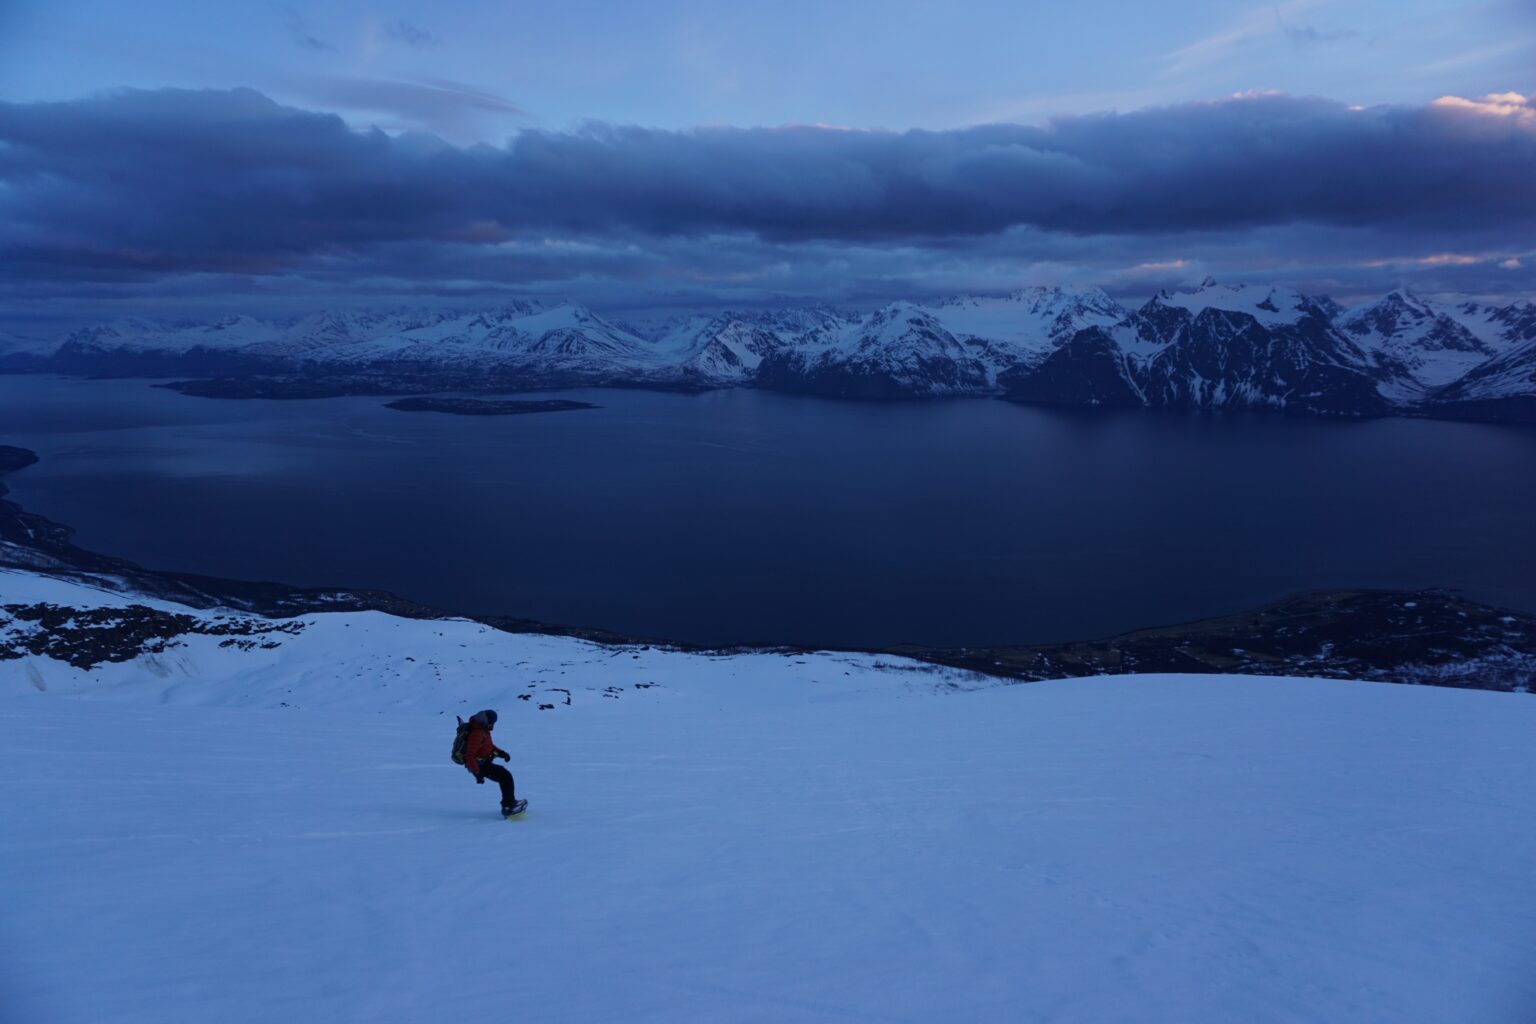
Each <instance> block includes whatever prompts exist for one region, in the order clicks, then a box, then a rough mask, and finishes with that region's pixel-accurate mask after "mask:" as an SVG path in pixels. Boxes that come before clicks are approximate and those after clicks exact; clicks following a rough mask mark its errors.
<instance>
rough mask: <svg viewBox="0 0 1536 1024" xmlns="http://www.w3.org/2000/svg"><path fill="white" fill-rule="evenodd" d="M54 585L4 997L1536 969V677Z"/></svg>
mask: <svg viewBox="0 0 1536 1024" xmlns="http://www.w3.org/2000/svg"><path fill="white" fill-rule="evenodd" d="M39 602H52V603H53V604H55V605H58V606H60V608H61V609H62V608H63V607H65V606H68V607H70V608H73V609H76V610H74V611H67V612H66V611H62V610H61V611H59V612H58V613H57V614H55V615H54V616H53V618H52V619H51V620H50V622H49V623H40V622H36V621H34V622H31V623H30V624H22V625H19V626H17V625H13V627H12V633H13V636H12V639H13V640H14V639H15V636H16V635H18V631H22V632H25V631H28V630H30V631H32V632H31V635H32V637H33V639H34V640H35V641H37V643H36V644H35V645H34V646H35V647H36V648H37V650H36V653H32V654H29V655H28V656H27V657H25V658H22V659H13V660H9V661H0V787H3V792H4V793H5V794H6V801H7V803H6V822H7V827H6V828H5V829H4V830H3V831H0V879H3V880H4V881H3V883H0V884H3V886H4V897H5V908H6V912H5V914H4V915H3V916H0V952H3V955H0V991H3V993H4V998H5V1007H6V1012H5V1015H6V1018H7V1019H13V1020H17V1021H27V1022H32V1024H68V1022H92V1024H94V1022H97V1021H103V1020H111V1021H113V1022H121V1024H132V1022H151V1021H152V1022H169V1021H184V1020H189V1019H198V1020H202V1019H208V1020H220V1021H225V1022H230V1024H234V1022H246V1021H251V1022H255V1021H270V1020H274V1019H281V1020H286V1021H291V1022H294V1024H301V1022H308V1021H317V1022H318V1021H326V1022H343V1021H377V1020H401V1021H416V1020H421V1021H438V1020H447V1019H458V1018H463V1017H469V1016H492V1017H497V1016H505V1017H507V1018H509V1019H513V1018H515V1019H524V1020H537V1021H548V1022H556V1021H573V1022H575V1021H582V1022H585V1021H593V1020H624V1021H668V1022H673V1021H721V1020H731V1021H775V1022H780V1021H832V1020H838V1021H842V1020H880V1021H937V1020H965V1021H1006V1022H1010V1024H1012V1022H1026V1021H1055V1022H1078V1021H1081V1022H1103V1021H1138V1022H1140V1021H1158V1022H1161V1021H1168V1022H1173V1021H1178V1022H1192V1021H1212V1022H1215V1021H1223V1022H1225V1021H1245V1022H1256V1024H1263V1022H1282V1021H1284V1022H1291V1021H1350V1022H1352V1024H1354V1022H1360V1024H1368V1022H1374V1021H1380V1022H1393V1024H1410V1022H1425V1024H1428V1022H1435V1024H1439V1022H1443V1021H1450V1020H1457V1021H1461V1020H1467V1021H1472V1020H1476V1021H1486V1022H1494V1024H1516V1022H1520V1021H1525V1020H1528V1019H1530V1018H1529V1011H1530V1010H1531V1009H1532V1007H1536V981H1533V980H1532V977H1533V976H1532V974H1531V972H1530V971H1529V964H1530V962H1531V958H1532V956H1533V955H1536V932H1533V931H1532V929H1531V928H1530V924H1529V908H1530V906H1532V905H1533V902H1536V877H1533V875H1532V873H1531V872H1530V870H1529V864H1530V863H1531V859H1532V855H1533V854H1536V825H1533V824H1532V821H1531V816H1530V814H1529V808H1530V806H1531V805H1532V803H1533V801H1536V777H1533V776H1532V774H1531V772H1530V771H1529V770H1528V762H1529V757H1528V751H1529V746H1530V742H1529V741H1530V736H1531V735H1532V730H1533V728H1536V701H1532V700H1531V699H1530V698H1529V697H1527V696H1523V695H1512V694H1494V693H1487V692H1475V691H1463V690H1445V689H1432V688H1420V687H1403V686H1387V685H1379V684H1366V683H1347V682H1336V681H1330V682H1324V681H1317V680H1300V679H1256V678H1233V677H1220V676H1208V677H1199V678H1192V677H1178V676H1146V677H1135V678H1132V677H1122V678H1101V679H1094V680H1065V681H1059V682H1052V683H1036V684H1030V685H1026V686H997V685H990V684H988V683H987V682H986V681H985V680H983V679H981V678H980V677H975V676H969V675H964V674H959V673H950V672H946V671H945V670H938V669H934V668H932V667H931V666H922V665H918V664H917V663H913V662H905V661H900V660H895V659H883V658H876V657H874V656H863V655H831V654H826V655H799V654H795V655H780V654H766V653H756V654H750V655H738V656H731V657H724V656H721V657H709V656H702V655H687V654H681V653H678V652H674V651H665V650H661V649H655V648H651V649H645V648H611V647H600V646H596V645H592V644H587V643H584V642H582V641H577V640H569V639H559V638H550V637H537V636H512V635H508V634H503V633H497V632H494V631H491V630H487V629H485V628H484V627H482V626H480V625H478V624H475V623H471V622H464V621H444V620H405V619H396V618H391V617H388V616H385V615H381V614H378V613H350V614H331V615H311V616H305V617H302V618H301V619H299V620H295V621H294V622H292V623H287V624H285V623H283V622H280V621H274V620H260V619H251V618H249V617H243V616H235V615H219V614H217V613H205V612H197V613H194V612H189V611H188V610H187V609H185V608H179V607H177V606H166V605H153V602H149V603H147V604H148V605H151V606H153V607H151V608H150V609H149V610H150V611H153V612H157V613H160V614H183V615H187V616H189V617H190V618H191V619H193V620H195V623H194V628H193V630H192V632H191V633H190V634H188V635H186V636H183V637H181V638H179V639H180V642H182V643H183V644H184V645H182V646H168V647H166V648H165V649H164V650H161V651H159V652H158V653H150V654H142V655H139V656H137V657H136V658H134V659H133V660H130V661H126V662H120V663H115V664H103V665H101V666H99V667H97V668H95V669H94V670H91V671H85V670H83V669H80V668H74V667H70V666H69V665H67V664H65V663H64V662H62V661H60V660H59V659H57V658H54V657H51V656H49V655H48V654H47V653H46V651H45V650H44V647H46V640H47V637H48V636H61V637H70V638H71V639H70V642H69V643H68V644H66V645H65V646H63V647H59V648H55V649H54V651H55V653H58V654H60V655H66V656H67V655H68V653H69V652H70V651H73V652H74V654H75V656H77V659H78V660H90V657H96V656H99V655H101V654H102V653H103V648H101V647H100V646H97V647H95V648H92V647H91V646H90V644H89V643H85V644H83V645H82V636H85V637H86V639H87V640H89V636H88V634H89V633H90V631H91V629H92V623H93V621H94V619H93V615H94V614H95V613H93V612H92V609H98V610H99V611H100V613H101V614H122V612H123V609H124V608H125V607H126V606H127V605H129V604H131V603H133V602H132V601H131V599H129V598H125V597H122V596H120V595H113V594H107V593H103V592H99V591H95V590H91V589H89V588H85V587H82V586H81V585H79V584H74V583H63V582H58V581H53V580H48V579H45V578H42V577H37V576H32V575H27V574H20V573H4V574H0V604H7V605H21V604H26V605H28V606H33V607H35V606H36V605H37V604H38V603H39ZM146 614H147V612H146ZM198 630H209V631H214V632H203V633H199V632H198ZM100 639H101V640H102V641H103V643H107V644H108V646H110V638H105V637H103V638H100ZM92 650H94V654H90V652H91V651H92ZM525 696H526V697H527V699H526V700H524V699H520V698H522V697H525ZM546 705H547V706H546ZM484 706H494V707H496V708H497V709H498V710H499V711H500V712H501V715H502V721H501V724H500V725H499V726H498V729H497V732H496V736H497V741H498V742H499V743H500V744H501V745H502V746H504V747H506V748H508V749H509V750H510V751H511V752H512V754H513V758H512V762H511V767H512V769H513V771H514V773H515V775H516V777H517V782H518V786H519V791H520V794H521V795H523V796H525V797H527V798H528V799H529V801H530V803H531V808H530V810H529V813H528V814H527V815H526V817H525V818H522V819H514V820H512V821H510V822H504V821H502V820H501V819H500V818H499V817H498V816H497V815H496V813H495V803H496V800H495V794H494V792H492V791H491V790H490V789H489V787H487V788H480V787H476V786H475V785H474V784H473V782H472V781H471V780H470V778H469V776H468V774H467V773H465V772H464V770H463V769H462V768H459V767H457V766H455V765H453V764H451V763H450V762H449V760H448V756H447V755H448V746H449V741H450V739H451V737H452V724H453V716H454V714H455V713H463V712H466V711H473V710H477V709H479V708H481V707H484Z"/></svg>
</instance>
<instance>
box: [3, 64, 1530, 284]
mask: <svg viewBox="0 0 1536 1024" xmlns="http://www.w3.org/2000/svg"><path fill="white" fill-rule="evenodd" d="M1533 228H1536V103H1532V102H1530V101H1528V100H1526V99H1524V98H1522V97H1520V96H1517V95H1515V94H1508V95H1506V96H1503V97H1489V98H1486V99H1484V100H1478V101H1465V100H1444V101H1437V102H1436V103H1433V104H1429V105H1427V106H1423V107H1375V108H1369V109H1354V108H1350V107H1346V106H1344V105H1342V104H1339V103H1335V102H1331V101H1327V100H1321V99H1307V98H1295V97H1289V96H1283V95H1264V96H1248V97H1239V98H1234V99H1229V100H1224V101H1219V102H1212V103H1201V104H1192V105H1186V106H1178V107H1167V108H1158V109H1150V110H1144V111H1139V112H1134V113H1128V114H1105V115H1098V116H1089V117H1074V118H1067V119H1061V120H1057V121H1053V122H1051V123H1049V124H1047V125H1044V126H1035V127H1028V126H1018V125H993V126H986V127H977V128H970V129H961V130H953V131H910V132H899V133H898V132H879V131H847V130H840V129H836V128H823V127H784V128H758V129H734V128H711V129H700V130H695V131H687V132H675V131H659V130H650V129H644V128H626V127H613V126H607V125H592V126H589V127H587V128H585V129H583V130H580V131H576V132H569V133H559V132H548V131H525V132H522V133H520V134H518V135H517V136H516V137H515V138H513V139H512V140H511V141H510V142H509V143H508V144H507V145H505V146H501V147H492V146H472V147H459V146H452V145H448V144H446V143H444V142H442V141H441V140H438V139H436V138H434V137H431V136H425V135H411V134H404V135H393V136H392V135H389V134H386V133H384V132H381V131H376V130H355V129H353V128H351V127H349V126H348V125H347V124H346V123H344V122H343V121H342V120H341V119H340V118H338V117H336V116H333V115H329V114H324V113H316V112H311V111H306V110H299V109H294V108H291V107H285V106H281V105H279V104H277V103H275V102H273V101H272V100H270V99H268V98H267V97H265V96H263V95H261V94H259V93H256V92H253V91H250V90H233V91H177V90H163V91H124V92H119V93H115V94H111V95H108V96H104V97H98V98H93V99H87V100H80V101H74V102H66V103H34V104H0V282H3V285H4V287H6V288H7V289H8V290H10V291H11V292H12V294H13V295H20V296H27V295H31V296H38V295H43V294H47V295H50V296H57V295H62V294H66V293H67V292H68V291H69V289H70V288H83V287H87V286H91V285H96V286H113V287H121V286H126V285H127V284H131V283H137V284H138V285H140V286H142V285H144V284H146V283H155V282H159V283H163V282H164V281H166V280H167V279H169V278H172V277H176V276H178V275H183V276H184V275H205V276H206V275H215V276H217V275H242V276H244V277H248V278H249V277H258V278H259V277H262V276H269V275H275V274H285V273H287V274H293V273H305V272H309V271H310V270H314V271H315V272H323V273H327V274H330V275H332V276H333V277H334V278H336V279H340V280H345V279H346V278H347V276H348V268H349V267H351V268H352V269H353V272H354V273H355V275H356V276H357V278H358V279H359V280H361V279H362V278H363V277H364V276H371V277H373V278H379V277H394V278H406V279H421V280H430V279H433V278H437V277H441V276H442V275H444V274H453V275H456V276H457V277H460V278H472V277H474V276H475V275H476V273H477V270H476V264H477V262H478V263H479V265H480V267H481V269H482V270H483V274H482V276H483V277H485V278H486V279H487V280H497V281H501V282H503V283H507V284H516V283H517V280H518V274H519V270H518V267H519V264H518V262H517V260H518V257H517V252H518V248H517V247H518V246H526V245H527V244H529V243H530V241H532V240H538V241H540V242H541V243H543V244H544V245H545V246H546V248H549V247H551V246H553V248H552V249H549V251H547V252H545V253H544V254H543V256H542V257H541V260H543V261H544V262H546V263H547V262H549V261H550V260H554V261H555V262H558V263H559V265H560V271H559V273H560V274H564V275H566V276H568V277H571V278H580V277H583V276H585V277H588V278H591V277H593V276H594V275H595V276H598V277H609V278H624V277H625V276H626V274H627V275H628V276H630V277H631V278H636V277H638V278H644V279H647V280H649V281H651V282H652V283H654V282H656V281H658V280H666V279H684V280H687V279H690V275H692V276H693V278H694V279H698V280H706V281H707V279H708V278H709V275H710V274H711V273H712V272H713V270H714V261H713V260H712V258H711V256H710V255H709V253H710V250H711V248H713V247H716V245H717V241H718V240H719V239H722V238H724V239H728V240H729V242H728V245H727V246H726V248H727V249H728V250H729V258H728V260H727V262H728V263H730V264H731V266H732V272H733V273H738V274H749V275H750V273H751V270H750V267H749V264H750V263H751V255H750V254H751V252H752V251H754V250H755V251H757V252H758V253H759V255H760V257H761V259H762V260H763V261H774V262H778V263H781V264H782V263H783V262H784V261H786V260H788V261H790V262H793V261H794V260H795V259H797V258H799V257H800V256H802V255H803V256H804V257H805V258H808V259H811V260H812V261H813V262H814V263H815V265H816V267H817V270H816V273H815V276H817V277H820V278H822V279H825V276H826V274H827V273H828V272H829V269H830V268H832V266H833V265H834V264H836V263H837V262H838V261H837V259H831V258H829V255H828V254H829V253H833V252H836V253H839V254H841V256H840V257H839V258H840V259H841V260H842V261H843V272H844V273H846V274H847V275H849V276H850V277H858V276H859V275H861V274H865V273H866V272H868V273H872V274H874V275H876V276H881V275H883V276H884V279H885V280H890V279H891V274H890V267H889V266H885V264H889V263H890V262H891V260H892V257H891V255H890V254H891V253H905V254H907V256H908V258H907V259H906V260H905V262H902V261H900V260H898V261H897V262H898V263H901V265H902V267H903V268H904V269H903V270H901V271H898V272H897V273H896V276H897V277H901V276H902V275H907V276H913V275H916V276H919V277H920V276H921V273H920V270H919V269H918V266H919V264H920V263H921V262H922V261H923V260H929V261H934V262H937V263H939V264H941V265H945V266H950V267H954V266H958V265H963V264H965V263H966V261H967V260H981V261H990V262H989V264H988V265H989V266H994V267H995V265H996V261H997V260H999V259H1004V260H1005V259H1009V258H1016V259H1025V260H1047V261H1051V260H1056V261H1064V262H1071V261H1074V260H1079V259H1082V258H1084V253H1085V252H1090V251H1095V250H1097V251H1099V252H1100V253H1101V255H1100V257H1099V258H1098V259H1097V260H1094V259H1092V258H1091V257H1089V261H1090V262H1096V263H1097V264H1098V265H1099V266H1100V267H1101V268H1105V269H1106V272H1107V268H1112V267H1115V266H1117V265H1118V266H1119V267H1121V268H1128V267H1130V266H1132V265H1133V264H1134V263H1136V262H1137V261H1139V260H1146V261H1156V260H1158V259H1159V258H1160V257H1161V258H1163V259H1165V260H1169V261H1174V260H1175V258H1176V257H1182V256H1183V255H1186V254H1188V253H1199V252H1201V251H1203V247H1204V248H1208V249H1209V250H1210V251H1211V252H1212V253H1216V252H1227V253H1229V254H1230V253H1232V252H1234V251H1237V250H1241V249H1242V248H1243V243H1244V240H1245V239H1253V238H1263V239H1266V243H1265V244H1267V245H1271V246H1280V247H1281V248H1282V249H1284V248H1285V247H1287V246H1289V249H1288V250H1287V251H1276V252H1270V253H1269V254H1268V257H1267V258H1268V259H1269V261H1270V262H1271V263H1274V264H1275V265H1278V266H1284V265H1287V264H1288V263H1289V265H1293V266H1295V265H1308V264H1313V265H1322V264H1323V263H1325V262H1326V261H1327V260H1328V259H1337V256H1338V253H1337V252H1336V251H1335V252H1308V251H1306V250H1307V247H1308V246H1309V245H1310V246H1317V245H1319V244H1325V245H1329V246H1330V247H1331V246H1332V245H1333V243H1322V242H1320V241H1319V240H1320V239H1323V238H1333V239H1335V240H1337V239H1340V238H1347V239H1349V240H1350V241H1349V245H1350V246H1353V248H1354V249H1355V250H1356V251H1358V253H1359V254H1360V260H1359V262H1360V263H1361V265H1362V266H1364V265H1365V264H1366V263H1371V264H1372V265H1373V266H1374V267H1376V268H1378V270H1377V273H1378V274H1380V273H1382V271H1380V270H1379V268H1381V267H1383V266H1385V265H1387V264H1385V263H1384V262H1383V261H1384V260H1390V259H1391V258H1392V257H1394V256H1397V255H1399V254H1401V255H1403V257H1404V261H1403V263H1402V264H1401V265H1402V266H1408V267H1412V266H1417V265H1422V266H1435V267H1440V268H1445V267H1453V268H1463V270H1462V272H1463V273H1465V274H1469V273H1471V271H1466V270H1465V269H1464V268H1465V267H1466V266H1469V265H1471V264H1467V263H1465V262H1463V263H1446V262H1444V261H1442V262H1441V263H1439V264H1434V263H1429V262H1425V263H1422V264H1415V263H1414V262H1413V260H1414V259H1416V258H1417V259H1421V260H1422V259H1423V258H1425V257H1428V256H1430V255H1433V254H1435V253H1447V252H1449V253H1464V252H1467V251H1473V252H1475V253H1479V254H1487V255H1486V259H1482V258H1481V257H1479V258H1480V259H1481V262H1480V263H1478V264H1477V265H1478V266H1480V267H1481V269H1480V270H1478V271H1477V273H1478V274H1481V275H1483V276H1484V277H1487V278H1489V279H1490V280H1491V279H1495V278H1498V276H1499V275H1501V274H1502V275H1504V278H1503V279H1501V280H1507V279H1508V278H1509V276H1510V274H1511V272H1512V271H1514V270H1516V269H1518V268H1515V267H1513V266H1511V265H1508V261H1509V259H1510V257H1511V256H1512V255H1517V254H1519V253H1520V252H1522V251H1524V250H1526V249H1528V248H1529V247H1530V245H1531V242H1530V241H1529V240H1530V239H1531V238H1532V237H1536V236H1533V235H1532V229H1533ZM1308 239H1310V241H1308ZM1110 240H1114V241H1113V245H1111V244H1110ZM744 248H745V250H746V251H747V252H746V254H745V255H744V254H743V249H744ZM1106 248H1113V249H1114V250H1115V251H1116V254H1117V255H1116V256H1115V258H1113V259H1111V258H1108V257H1106V256H1104V255H1102V253H1103V251H1104V250H1106ZM551 253H554V255H551ZM391 254H395V255H393V256H392V255H391ZM406 254H408V255H406ZM1248 257H1249V258H1250V263H1252V262H1253V258H1254V257H1255V253H1253V252H1252V251H1251V250H1250V251H1249V252H1248ZM1367 257H1374V258H1372V259H1368V258H1367ZM438 258H440V259H441V261H442V263H443V266H442V267H439V266H437V262H438ZM882 261H883V263H882ZM1259 262H1261V263H1262V262H1264V261H1263V260H1259ZM1531 262H1536V261H1532V260H1530V259H1529V258H1527V259H1526V260H1525V261H1524V264H1528V263H1531ZM1500 263H1505V264H1506V265H1505V266H1503V267H1500ZM1484 264H1486V265H1484ZM1524 264H1521V266H1524ZM620 266H622V267H624V268H628V269H627V270H624V269H618V268H619V267H620ZM1214 269H1217V270H1218V271H1219V270H1220V269H1221V268H1219V267H1218V268H1214ZM960 276H961V277H962V278H963V276H964V275H963V273H962V274H960ZM1278 276H1281V277H1284V276H1285V274H1284V273H1281V274H1279V275H1278ZM914 279H915V278H914Z"/></svg>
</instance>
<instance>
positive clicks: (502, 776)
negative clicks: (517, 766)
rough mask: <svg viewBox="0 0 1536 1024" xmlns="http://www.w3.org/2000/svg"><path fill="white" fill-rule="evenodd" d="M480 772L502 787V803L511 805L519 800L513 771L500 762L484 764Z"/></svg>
mask: <svg viewBox="0 0 1536 1024" xmlns="http://www.w3.org/2000/svg"><path fill="white" fill-rule="evenodd" d="M480 774H481V775H483V776H485V777H486V778H487V779H490V780H491V781H492V782H494V783H496V785H498V786H500V787H501V805H502V806H503V807H511V806H512V805H513V804H515V803H516V802H517V789H516V784H515V783H514V782H513V781H512V773H511V772H509V771H507V770H506V769H505V768H503V767H502V766H501V765H499V764H482V765H481V766H480Z"/></svg>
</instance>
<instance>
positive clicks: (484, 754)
mask: <svg viewBox="0 0 1536 1024" xmlns="http://www.w3.org/2000/svg"><path fill="white" fill-rule="evenodd" d="M497 754H500V755H501V756H502V757H507V756H509V755H508V754H507V752H506V751H505V750H502V749H501V748H500V747H498V746H497V745H496V744H495V743H493V742H491V733H490V730H489V729H486V728H485V727H484V726H482V725H481V724H480V723H479V722H470V723H469V735H468V736H466V737H464V767H465V768H468V769H469V773H470V774H471V775H479V774H480V762H481V761H489V760H490V759H491V758H493V757H495V756H496V755H497Z"/></svg>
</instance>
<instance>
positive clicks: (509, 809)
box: [501, 800, 528, 818]
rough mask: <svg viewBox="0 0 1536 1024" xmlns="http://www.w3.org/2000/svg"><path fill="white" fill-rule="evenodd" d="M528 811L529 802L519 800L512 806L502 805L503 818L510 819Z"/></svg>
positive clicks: (511, 804)
mask: <svg viewBox="0 0 1536 1024" xmlns="http://www.w3.org/2000/svg"><path fill="white" fill-rule="evenodd" d="M527 809H528V801H527V800H517V801H514V802H512V803H510V804H502V805H501V816H502V817H503V818H510V817H512V815H514V814H522V813H523V812H524V811H526V810H527Z"/></svg>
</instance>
